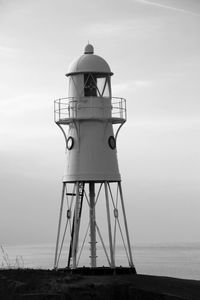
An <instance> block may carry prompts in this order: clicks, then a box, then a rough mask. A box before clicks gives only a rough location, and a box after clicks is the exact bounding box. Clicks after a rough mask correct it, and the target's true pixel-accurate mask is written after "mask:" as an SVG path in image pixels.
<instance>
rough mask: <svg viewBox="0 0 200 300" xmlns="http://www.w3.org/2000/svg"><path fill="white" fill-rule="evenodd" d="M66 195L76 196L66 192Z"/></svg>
mask: <svg viewBox="0 0 200 300" xmlns="http://www.w3.org/2000/svg"><path fill="white" fill-rule="evenodd" d="M66 195H67V196H76V194H74V193H66Z"/></svg>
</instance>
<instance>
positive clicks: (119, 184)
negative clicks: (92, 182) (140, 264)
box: [118, 182, 134, 268]
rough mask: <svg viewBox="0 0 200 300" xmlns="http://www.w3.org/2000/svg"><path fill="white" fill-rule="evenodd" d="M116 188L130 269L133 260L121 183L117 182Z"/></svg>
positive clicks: (132, 265)
mask: <svg viewBox="0 0 200 300" xmlns="http://www.w3.org/2000/svg"><path fill="white" fill-rule="evenodd" d="M118 186H119V192H120V197H121V205H122V211H123V216H124V225H125V230H126V238H127V243H128V251H129V258H130V267H132V268H133V267H134V264H133V258H132V252H131V243H130V238H129V232H128V225H127V219H126V213H125V207H124V199H123V193H122V187H121V182H118Z"/></svg>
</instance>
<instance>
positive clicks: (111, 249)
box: [104, 181, 115, 268]
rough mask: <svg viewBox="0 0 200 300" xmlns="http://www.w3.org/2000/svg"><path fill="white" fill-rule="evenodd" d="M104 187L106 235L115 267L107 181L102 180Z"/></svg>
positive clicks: (112, 263)
mask: <svg viewBox="0 0 200 300" xmlns="http://www.w3.org/2000/svg"><path fill="white" fill-rule="evenodd" d="M104 187H105V196H106V210H107V220H108V235H109V244H110V260H111V267H112V268H114V267H115V261H114V255H113V245H112V228H111V220H110V208H109V199H108V186H107V181H106V182H104Z"/></svg>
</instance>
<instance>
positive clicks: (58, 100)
mask: <svg viewBox="0 0 200 300" xmlns="http://www.w3.org/2000/svg"><path fill="white" fill-rule="evenodd" d="M60 100H61V99H58V117H59V121H60Z"/></svg>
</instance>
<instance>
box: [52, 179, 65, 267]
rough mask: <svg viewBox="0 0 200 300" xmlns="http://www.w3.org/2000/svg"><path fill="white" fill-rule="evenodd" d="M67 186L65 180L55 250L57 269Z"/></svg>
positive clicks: (55, 265)
mask: <svg viewBox="0 0 200 300" xmlns="http://www.w3.org/2000/svg"><path fill="white" fill-rule="evenodd" d="M65 186H66V183H65V182H63V189H62V196H61V204H60V213H59V222H58V233H57V240H56V251H55V258H54V268H55V269H56V268H57V267H58V249H59V240H60V228H61V222H62V213H63V203H64V197H65Z"/></svg>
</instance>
